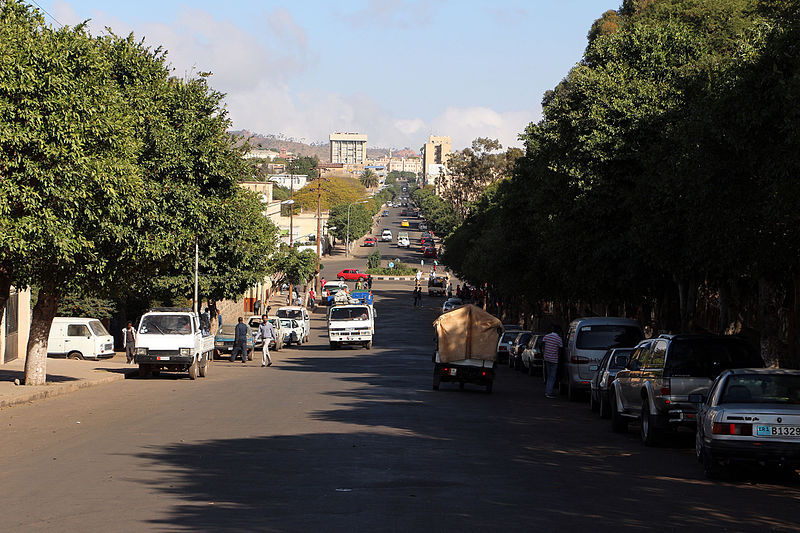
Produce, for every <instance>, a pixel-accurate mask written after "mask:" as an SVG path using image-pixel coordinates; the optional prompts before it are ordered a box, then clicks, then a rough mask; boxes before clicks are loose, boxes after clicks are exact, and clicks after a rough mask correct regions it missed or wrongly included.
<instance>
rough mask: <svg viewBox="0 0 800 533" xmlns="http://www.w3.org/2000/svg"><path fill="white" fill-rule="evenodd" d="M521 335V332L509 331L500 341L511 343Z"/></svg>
mask: <svg viewBox="0 0 800 533" xmlns="http://www.w3.org/2000/svg"><path fill="white" fill-rule="evenodd" d="M517 335H519V331H507V332H505V333H503V338H502V339H500V342H511V341H513V340H514V339H515V338H517Z"/></svg>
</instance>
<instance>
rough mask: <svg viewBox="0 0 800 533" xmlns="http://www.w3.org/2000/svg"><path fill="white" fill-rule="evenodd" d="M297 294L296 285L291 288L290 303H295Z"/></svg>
mask: <svg viewBox="0 0 800 533" xmlns="http://www.w3.org/2000/svg"><path fill="white" fill-rule="evenodd" d="M298 298H299V296H298V295H297V287H295V288H293V289H292V302H293V303H292V305H297V300H298Z"/></svg>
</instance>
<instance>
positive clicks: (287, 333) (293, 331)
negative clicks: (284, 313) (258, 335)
mask: <svg viewBox="0 0 800 533" xmlns="http://www.w3.org/2000/svg"><path fill="white" fill-rule="evenodd" d="M278 320H279V321H280V323H281V331H283V345H284V346H289V345H290V344H292V343H295V344H297V345H300V344H301V343H302V342H303V341H302V340H301V339H302V338H303V333H304V332H303V325H302V323H301V322H300V321H299V320H296V319H294V318H278Z"/></svg>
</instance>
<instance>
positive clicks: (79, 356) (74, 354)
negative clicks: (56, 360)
mask: <svg viewBox="0 0 800 533" xmlns="http://www.w3.org/2000/svg"><path fill="white" fill-rule="evenodd" d="M67 358H68V359H75V360H76V361H80V360H82V359H83V354H82V353H81V352H69V354H68V355H67Z"/></svg>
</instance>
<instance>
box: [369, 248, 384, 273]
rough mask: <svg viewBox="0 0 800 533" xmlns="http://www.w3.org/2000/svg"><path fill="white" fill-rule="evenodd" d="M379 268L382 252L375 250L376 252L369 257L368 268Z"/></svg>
mask: <svg viewBox="0 0 800 533" xmlns="http://www.w3.org/2000/svg"><path fill="white" fill-rule="evenodd" d="M379 266H381V251H380V250H378V249H377V248H375V251H373V252H372V253H371V254H369V255H368V256H367V268H376V267H379Z"/></svg>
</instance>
